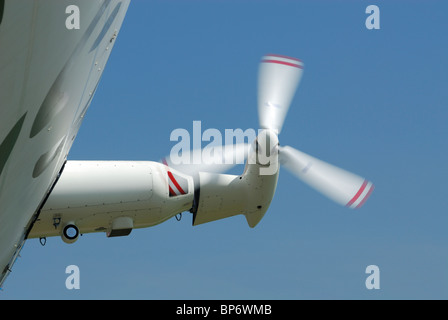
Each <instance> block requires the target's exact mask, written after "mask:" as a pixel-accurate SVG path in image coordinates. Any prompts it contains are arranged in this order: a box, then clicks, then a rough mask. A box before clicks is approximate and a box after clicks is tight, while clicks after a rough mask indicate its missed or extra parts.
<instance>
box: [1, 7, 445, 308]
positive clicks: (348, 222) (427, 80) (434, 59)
mask: <svg viewBox="0 0 448 320" xmlns="http://www.w3.org/2000/svg"><path fill="white" fill-rule="evenodd" d="M370 4H375V5H377V6H378V7H379V8H380V17H381V20H380V27H381V29H380V30H368V29H366V27H365V20H366V18H367V16H368V15H367V14H366V13H365V9H366V7H367V6H368V5H370ZM447 10H448V4H447V3H446V1H406V2H405V1H390V0H388V1H377V0H373V1H363V0H358V1H354V0H353V1H278V0H275V1H274V0H270V1H267V0H266V1H246V0H240V1H148V0H133V1H132V2H131V5H130V7H129V10H128V13H127V16H126V19H125V21H124V24H123V26H122V29H121V32H120V34H119V36H118V39H117V43H116V44H115V47H114V50H113V52H112V54H111V57H110V59H109V62H108V65H107V67H106V70H105V71H104V75H103V78H102V80H101V83H100V85H99V88H98V91H97V93H96V95H95V98H94V99H93V102H92V104H91V107H90V109H89V111H88V112H87V117H86V119H85V121H84V123H83V125H82V127H81V130H80V132H79V135H78V137H77V139H76V141H75V144H74V146H73V148H72V150H71V152H70V154H69V158H70V159H72V160H156V161H157V160H159V159H160V158H161V157H163V156H165V155H167V154H169V151H170V149H171V147H173V145H174V142H171V141H170V133H171V131H173V130H174V129H176V128H185V129H187V130H189V131H191V130H192V125H193V121H195V120H200V121H202V128H203V130H205V129H207V128H217V129H219V130H222V132H224V130H225V129H227V128H243V129H247V128H257V127H258V115H257V101H256V94H257V72H258V63H259V61H260V58H261V57H262V56H263V55H264V54H266V53H277V54H283V55H288V56H293V57H297V58H300V59H302V60H303V61H304V63H305V71H304V74H303V78H302V81H301V84H300V87H299V89H298V91H297V94H296V96H295V98H294V100H293V102H292V105H291V108H290V110H289V113H288V116H287V119H286V122H285V124H284V127H283V130H282V133H281V135H280V143H281V144H283V145H291V146H293V147H295V148H298V149H300V150H302V151H304V152H306V153H309V154H311V155H313V156H316V157H318V158H320V159H322V160H324V161H327V162H329V163H332V164H334V165H337V166H340V167H342V168H344V169H347V170H349V171H352V172H354V173H357V174H359V175H361V176H365V177H366V178H368V179H369V180H371V181H373V182H374V184H375V186H376V188H375V191H374V192H373V194H372V196H371V197H370V199H369V201H367V203H366V204H365V205H364V207H363V208H362V209H360V210H357V211H352V210H349V209H346V208H343V207H340V206H338V205H337V204H335V203H333V202H331V201H330V200H328V199H326V198H324V197H323V196H322V195H320V194H319V193H317V192H315V191H314V190H312V189H311V188H309V187H308V186H306V185H305V184H303V183H302V182H301V181H299V180H297V179H296V178H295V177H294V176H292V175H290V174H289V173H288V172H286V171H284V170H283V171H281V172H280V177H279V184H278V187H277V191H276V195H275V198H274V200H273V202H272V204H271V207H270V209H269V210H268V212H267V213H266V215H265V217H264V219H263V220H262V221H261V223H260V224H259V225H258V226H257V227H256V228H255V229H250V228H249V227H248V226H247V224H246V221H245V218H244V217H243V216H237V217H233V218H230V219H226V220H221V221H217V222H213V223H209V224H204V225H200V226H197V227H192V226H191V215H190V214H189V213H184V214H183V219H182V220H181V221H180V222H178V221H176V220H175V219H171V220H169V221H167V222H165V223H163V224H161V225H158V226H156V227H153V228H148V229H139V230H133V231H132V233H131V235H130V236H129V237H121V238H113V239H108V238H106V236H105V235H104V234H102V233H101V234H87V235H84V236H83V237H81V238H80V239H79V240H78V241H77V242H76V243H75V244H72V245H67V244H65V243H63V242H62V240H61V239H60V238H57V237H56V238H49V239H48V240H47V244H46V246H45V247H42V246H41V245H40V244H39V241H38V240H30V241H28V242H27V243H26V245H25V247H24V249H23V250H22V253H21V258H19V259H18V261H17V262H16V264H15V266H14V269H13V272H12V273H11V275H10V276H9V278H8V279H7V281H6V283H5V290H4V291H3V293H1V295H2V296H3V297H2V298H5V299H14V298H25V299H54V298H56V299H447V298H448V275H447V270H448V232H447V227H448V213H447V206H448V197H447V191H446V181H447V180H448V169H447V163H448V161H447V160H448V151H447V150H448V149H447V147H448V143H447V137H448V128H447V120H448V108H447V107H448V90H447V87H448V62H447V61H448V60H447V58H448V44H447V42H446V34H447V31H448V27H447V24H446V12H447ZM72 264H75V265H77V266H79V268H80V272H81V289H80V290H67V289H66V288H65V279H66V277H67V274H65V268H66V267H67V266H68V265H72ZM368 265H377V266H378V267H379V269H380V281H381V282H380V283H381V287H380V289H379V290H367V289H366V286H365V280H366V278H367V276H368V275H367V274H366V273H365V269H366V267H367V266H368Z"/></svg>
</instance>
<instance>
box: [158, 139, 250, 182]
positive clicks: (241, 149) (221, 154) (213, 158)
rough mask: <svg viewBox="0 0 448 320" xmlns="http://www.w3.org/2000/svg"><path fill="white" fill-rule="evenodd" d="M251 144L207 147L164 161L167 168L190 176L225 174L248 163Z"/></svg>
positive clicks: (172, 155) (167, 158)
mask: <svg viewBox="0 0 448 320" xmlns="http://www.w3.org/2000/svg"><path fill="white" fill-rule="evenodd" d="M249 147H250V145H249V144H246V143H240V144H233V145H224V146H212V147H208V146H206V147H205V148H204V149H195V150H191V151H186V152H183V153H182V154H171V155H170V156H168V157H166V158H165V159H163V160H162V162H163V163H164V164H166V165H167V166H169V167H171V168H173V169H176V170H178V171H180V172H183V173H185V174H188V175H194V174H196V173H199V172H213V173H223V172H226V171H228V170H230V169H232V168H233V167H234V166H236V165H237V164H244V162H245V161H246V158H247V155H248V152H249Z"/></svg>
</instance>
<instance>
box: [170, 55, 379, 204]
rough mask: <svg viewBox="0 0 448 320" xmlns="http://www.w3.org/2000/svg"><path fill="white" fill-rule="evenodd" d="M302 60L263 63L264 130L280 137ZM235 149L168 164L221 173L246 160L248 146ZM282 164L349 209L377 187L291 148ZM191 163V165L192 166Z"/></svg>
mask: <svg viewBox="0 0 448 320" xmlns="http://www.w3.org/2000/svg"><path fill="white" fill-rule="evenodd" d="M303 68H304V64H303V62H302V61H301V60H299V59H296V58H291V57H287V56H283V55H277V54H268V55H265V56H264V57H263V58H262V59H261V63H260V68H259V75H258V115H259V125H260V128H262V129H267V130H269V131H270V132H274V133H276V134H279V133H280V132H281V130H282V127H283V124H284V121H285V118H286V114H287V113H288V110H289V106H290V104H291V101H292V99H293V97H294V94H295V91H296V89H297V87H298V85H299V83H300V80H301V78H302V74H303ZM234 146H235V147H234V148H228V147H227V146H226V147H225V148H223V147H213V148H209V150H207V152H205V151H206V149H202V150H199V149H198V150H193V151H191V154H187V155H186V156H187V158H188V157H190V159H193V158H194V157H195V156H196V157H198V156H200V157H202V159H203V162H202V163H201V164H196V165H195V164H185V165H182V164H176V163H173V162H172V161H170V160H167V161H166V162H165V164H167V165H169V166H173V167H174V168H175V169H178V170H179V171H182V172H184V173H188V174H195V173H198V172H199V171H205V172H215V173H222V172H225V171H227V170H229V169H230V168H232V167H233V166H234V165H235V164H237V163H236V162H233V163H231V162H229V160H231V159H235V158H237V159H241V157H244V159H245V158H246V157H247V155H248V150H249V147H250V146H249V145H247V144H240V145H234ZM278 151H279V154H278V155H279V161H280V164H281V165H282V166H283V167H285V168H286V169H287V170H288V171H290V172H291V173H292V174H293V175H295V176H296V177H298V178H299V179H300V180H302V181H303V182H305V183H306V184H308V185H309V186H311V187H312V188H314V189H315V190H317V191H319V192H320V193H322V194H323V195H325V196H326V197H328V198H330V199H331V200H333V201H335V202H337V203H339V204H341V205H344V206H346V207H349V208H359V207H361V206H362V205H363V204H364V203H365V201H366V200H367V199H368V197H369V196H370V194H371V193H372V191H373V190H374V185H373V183H372V182H370V181H368V180H366V179H365V178H362V177H360V176H358V175H356V174H354V173H351V172H348V171H346V170H343V169H341V168H338V167H336V166H333V165H331V164H329V163H326V162H324V161H322V160H319V159H317V158H315V157H312V156H310V155H308V154H306V153H304V152H301V151H299V150H297V149H294V148H292V147H290V146H279V147H278ZM190 163H191V162H190Z"/></svg>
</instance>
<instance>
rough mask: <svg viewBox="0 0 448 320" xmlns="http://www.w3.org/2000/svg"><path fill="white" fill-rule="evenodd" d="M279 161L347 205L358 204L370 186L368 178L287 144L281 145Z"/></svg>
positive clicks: (315, 187) (354, 205) (370, 191)
mask: <svg viewBox="0 0 448 320" xmlns="http://www.w3.org/2000/svg"><path fill="white" fill-rule="evenodd" d="M279 159H280V163H281V164H282V165H283V166H284V167H286V168H287V169H288V170H289V171H291V172H292V173H293V174H294V175H296V176H297V177H298V178H300V179H301V180H303V181H304V182H305V183H307V184H309V185H310V186H311V187H313V188H314V189H316V190H317V191H319V192H321V193H323V194H324V195H326V196H327V197H329V198H330V199H332V200H334V201H335V202H337V203H340V204H341V205H344V206H347V207H349V208H359V207H361V206H362V205H363V204H364V202H365V201H366V200H367V198H368V197H369V196H370V194H371V193H372V191H373V189H374V185H373V184H372V182H370V181H367V180H366V179H364V178H362V177H360V176H358V175H356V174H353V173H351V172H348V171H345V170H343V169H340V168H338V167H335V166H333V165H331V164H328V163H326V162H324V161H321V160H319V159H317V158H314V157H312V156H310V155H308V154H306V153H303V152H301V151H299V150H296V149H294V148H291V147H288V146H286V147H281V148H280V153H279Z"/></svg>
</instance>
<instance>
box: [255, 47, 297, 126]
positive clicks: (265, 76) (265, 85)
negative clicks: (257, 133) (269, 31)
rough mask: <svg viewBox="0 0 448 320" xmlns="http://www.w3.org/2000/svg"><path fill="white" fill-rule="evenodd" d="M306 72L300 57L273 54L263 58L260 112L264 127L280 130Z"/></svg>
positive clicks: (260, 75)
mask: <svg viewBox="0 0 448 320" xmlns="http://www.w3.org/2000/svg"><path fill="white" fill-rule="evenodd" d="M302 73H303V62H302V61H301V60H299V59H296V58H290V57H286V56H281V55H275V54H269V55H266V56H264V57H263V58H262V60H261V63H260V69H259V73H258V115H259V121H260V127H261V128H263V129H273V130H277V133H280V131H281V130H282V126H283V122H284V121H285V117H286V114H287V112H288V109H289V105H290V104H291V101H292V98H293V97H294V93H295V91H296V89H297V86H298V85H299V82H300V79H301V77H302Z"/></svg>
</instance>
